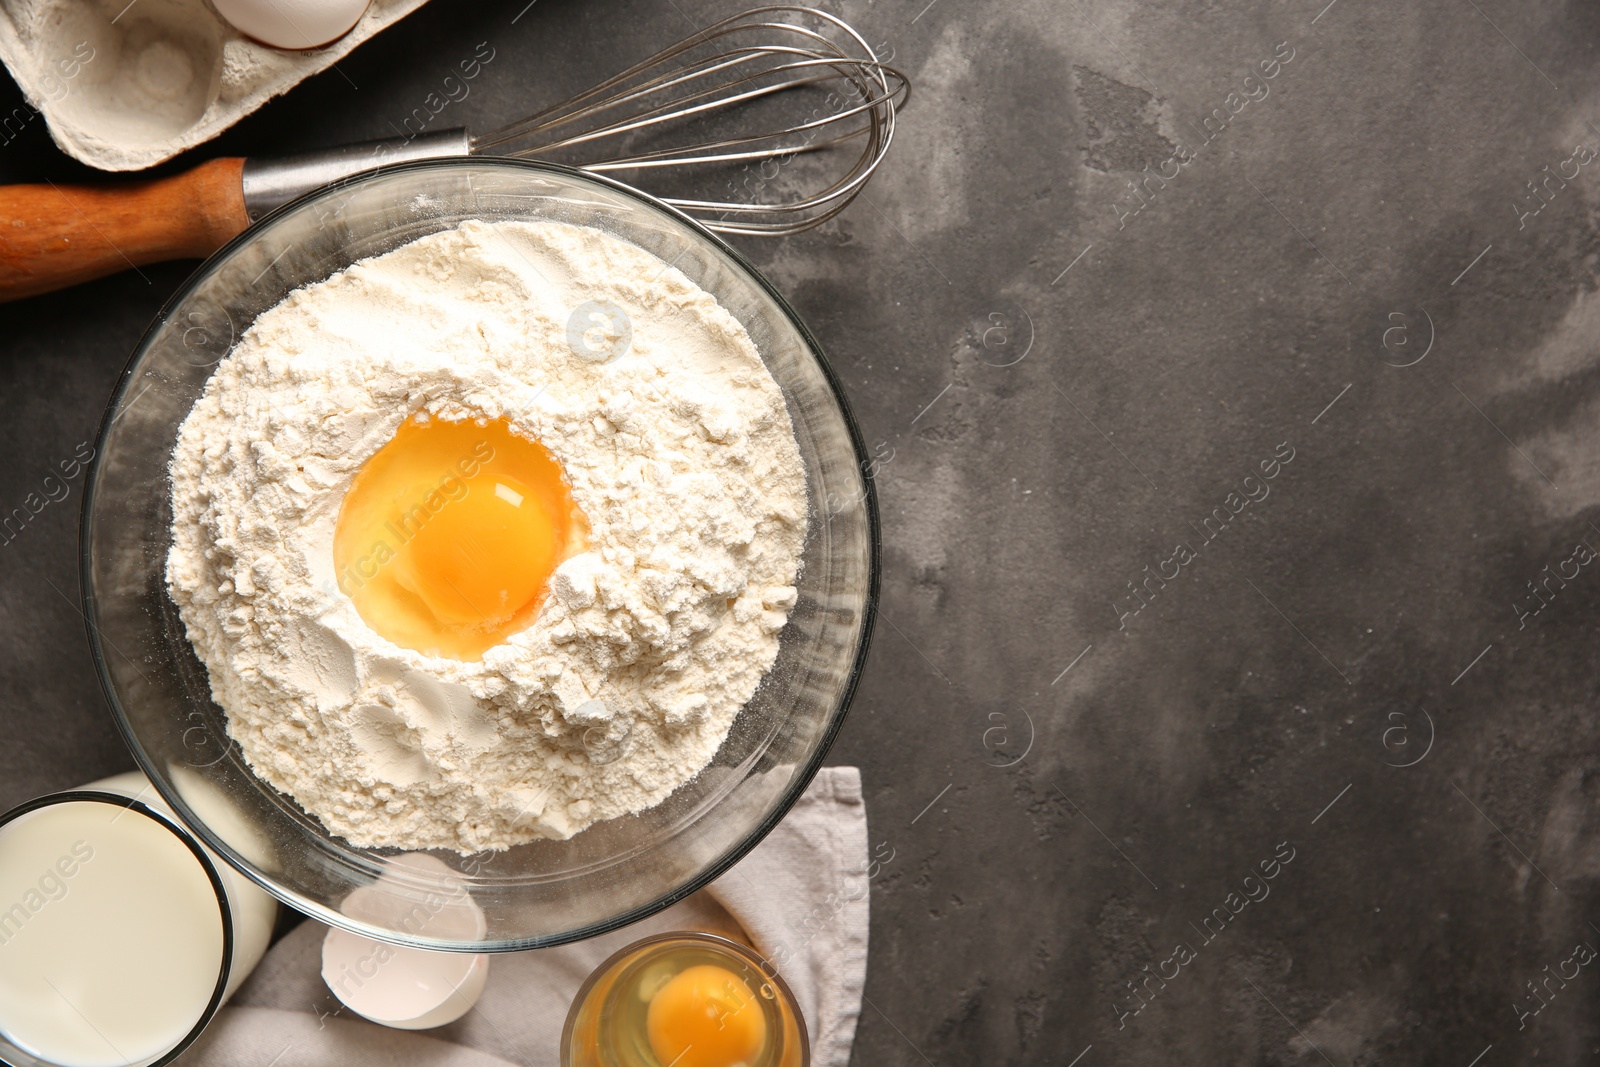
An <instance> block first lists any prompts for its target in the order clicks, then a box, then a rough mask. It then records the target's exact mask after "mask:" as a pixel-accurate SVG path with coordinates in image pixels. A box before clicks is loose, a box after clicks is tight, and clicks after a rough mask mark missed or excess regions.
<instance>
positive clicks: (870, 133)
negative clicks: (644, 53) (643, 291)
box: [471, 6, 911, 235]
mask: <svg viewBox="0 0 1600 1067" xmlns="http://www.w3.org/2000/svg"><path fill="white" fill-rule="evenodd" d="M785 16H786V17H787V20H786V21H776V19H778V18H780V17H785ZM801 19H809V20H812V21H814V22H816V23H819V24H820V28H817V29H813V28H811V27H810V26H807V25H805V24H804V23H803V22H802V21H800V20H801ZM830 34H831V35H830ZM794 90H810V94H809V97H808V98H809V99H818V98H819V97H820V98H821V100H822V101H823V103H824V104H825V105H826V106H825V107H823V108H815V107H814V108H812V111H811V113H810V114H809V115H807V114H804V113H803V112H801V111H797V110H795V109H790V110H789V111H787V112H778V113H777V114H775V115H772V116H771V117H770V118H769V119H768V121H769V122H771V123H772V127H773V128H760V129H753V130H749V131H747V132H743V133H737V134H732V135H729V136H722V137H709V138H708V139H693V136H692V135H693V131H694V128H695V126H696V125H700V126H704V125H706V124H707V123H708V120H711V119H714V118H717V117H720V116H721V114H722V113H725V112H729V111H733V110H735V109H740V110H742V111H744V112H745V113H746V114H747V115H750V114H752V113H753V112H754V110H755V108H754V107H753V105H755V104H756V102H757V101H766V100H771V99H772V98H775V97H778V96H780V95H781V94H786V93H791V92H792V91H794ZM910 93H911V85H910V82H909V81H908V80H907V79H906V76H905V75H904V74H902V73H901V72H900V71H898V70H896V69H894V68H893V67H890V66H887V65H885V64H884V63H882V62H880V61H879V59H878V56H877V54H876V53H875V52H874V51H873V49H872V48H871V46H869V45H868V44H867V42H866V41H865V40H864V39H863V38H862V37H861V35H860V34H859V33H857V32H856V31H855V29H853V28H852V27H851V26H850V25H849V24H848V23H846V22H844V21H843V20H841V19H839V18H836V17H835V16H833V15H830V14H828V13H827V12H826V11H819V10H817V9H816V8H810V7H788V6H780V7H761V8H755V9H753V10H750V11H745V12H742V13H740V14H738V15H735V16H733V17H732V18H728V19H724V20H723V21H721V22H719V23H717V24H716V25H714V26H709V27H707V28H706V29H704V30H702V31H701V32H700V33H697V34H695V35H694V36H693V37H690V38H689V39H687V40H684V41H680V42H678V43H677V44H675V45H672V46H671V47H669V48H664V49H662V50H661V51H660V52H657V53H656V54H655V55H653V56H651V57H650V58H649V59H646V60H644V61H643V62H642V63H638V64H636V65H635V66H632V67H629V68H628V69H627V70H625V71H623V72H622V73H620V74H618V75H616V76H615V77H612V78H609V79H607V80H606V81H603V82H601V83H600V84H599V85H596V86H595V87H594V88H592V89H590V90H588V91H587V92H584V93H581V94H579V95H578V96H575V97H573V98H572V99H571V100H568V101H566V102H565V103H561V104H557V105H556V106H554V107H551V108H547V109H545V110H544V111H541V112H539V113H538V114H537V115H533V116H530V117H528V118H526V119H522V120H521V121H518V122H513V123H511V124H510V125H507V126H505V127H502V128H501V129H498V130H495V131H494V132H493V133H490V134H486V135H484V136H481V137H473V138H472V140H471V151H472V152H473V153H476V154H493V155H510V156H521V157H539V158H545V159H548V158H552V157H553V156H555V155H556V154H557V153H559V152H562V151H563V150H570V149H574V148H578V147H579V146H581V149H580V150H581V151H584V152H593V153H594V156H593V157H592V158H589V159H587V160H586V161H584V162H582V163H581V166H582V167H583V168H584V169H586V170H592V171H628V170H634V171H648V170H659V169H662V168H677V167H696V168H701V169H702V170H705V169H708V168H727V167H730V166H732V165H733V164H742V165H743V166H744V167H745V168H748V167H749V166H750V164H751V163H766V162H768V161H774V162H775V163H776V164H782V163H784V162H786V161H788V160H791V159H793V158H795V157H796V156H798V155H801V154H803V153H811V152H820V151H822V150H824V149H831V148H833V147H835V146H837V145H842V144H845V143H846V142H850V141H859V142H860V152H859V154H857V155H854V156H853V157H851V158H850V159H849V160H848V165H847V166H844V167H843V168H842V170H841V171H840V172H839V173H837V174H836V175H835V176H833V177H832V180H831V181H828V182H827V184H826V185H823V186H822V187H821V188H815V189H812V190H810V191H808V192H805V193H803V194H800V195H796V196H791V197H787V198H783V199H775V200H771V201H766V202H757V201H752V200H738V199H734V200H712V199H688V198H683V197H663V199H665V200H666V202H667V203H669V204H672V205H673V206H675V207H677V208H679V209H681V210H682V211H684V212H686V213H688V214H690V215H694V216H696V217H697V218H699V219H700V220H701V221H702V222H704V223H705V224H706V226H707V227H709V228H710V229H713V230H717V231H719V232H721V233H741V234H766V235H782V234H792V233H799V232H800V231H802V230H805V229H809V228H810V227H812V226H815V225H817V224H818V223H821V222H824V221H826V220H828V219H831V218H833V217H834V216H835V215H837V214H838V213H839V212H840V211H843V210H844V208H845V207H846V206H847V205H848V204H849V203H850V201H852V200H854V199H855V197H856V195H857V194H858V193H860V192H861V190H862V188H863V187H864V186H865V185H866V184H867V181H868V179H870V178H871V177H872V174H873V172H874V171H875V170H877V168H878V164H879V163H881V162H882V161H883V157H884V155H885V154H886V153H887V152H888V151H889V145H890V143H891V142H893V140H894V125H895V112H896V109H897V108H899V107H903V106H904V105H905V103H906V101H907V100H909V99H910ZM769 110H770V109H769ZM819 112H820V113H819ZM763 117H766V116H763ZM751 125H755V126H761V125H763V123H761V122H759V121H756V122H753V123H751ZM674 131H683V132H684V133H687V134H689V135H690V137H689V139H688V143H683V144H676V145H673V144H667V145H665V146H662V147H649V144H654V143H655V141H654V140H650V141H648V143H647V144H646V145H645V146H642V147H638V148H634V147H632V146H631V145H630V143H629V139H630V138H632V139H634V140H639V139H641V138H640V137H639V135H642V134H662V133H670V132H674ZM610 146H615V147H610ZM760 171H761V173H760V190H761V191H765V189H766V188H767V186H768V185H771V184H773V183H772V181H771V180H770V179H769V178H768V177H767V175H766V168H765V167H762V168H760ZM779 171H780V172H781V167H780V168H779ZM744 188H746V189H748V188H749V183H748V181H747V182H745V183H744Z"/></svg>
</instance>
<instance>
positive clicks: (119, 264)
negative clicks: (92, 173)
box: [0, 157, 250, 301]
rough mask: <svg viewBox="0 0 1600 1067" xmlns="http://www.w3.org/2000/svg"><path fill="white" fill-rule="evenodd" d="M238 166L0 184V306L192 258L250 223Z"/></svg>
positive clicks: (218, 163)
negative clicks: (121, 178) (104, 179)
mask: <svg viewBox="0 0 1600 1067" xmlns="http://www.w3.org/2000/svg"><path fill="white" fill-rule="evenodd" d="M243 172H244V159H243V158H242V157H233V158H227V159H213V160H211V161H210V162H209V163H202V164H200V165H199V166H198V167H195V168H194V169H193V170H190V171H186V172H184V173H183V174H176V175H173V176H172V177H170V178H157V179H155V180H153V181H142V182H131V183H125V184H110V185H99V186H96V185H54V184H50V183H46V184H44V185H5V186H0V301H7V300H17V299H19V298H21V297H25V296H33V295H35V294H36V293H48V292H50V291H51V290H53V289H64V288H66V287H67V286H69V285H77V284H78V283H79V282H86V281H89V280H91V279H93V278H101V277H104V276H105V275H107V274H115V273H116V272H117V271H121V270H127V269H128V268H129V267H138V266H141V265H142V264H145V263H159V262H161V261H163V260H168V259H202V258H204V257H206V256H209V255H210V254H211V253H213V252H215V251H216V250H217V249H219V248H221V247H222V246H223V245H224V244H226V243H227V242H228V241H230V240H231V239H233V238H234V237H236V236H238V235H239V234H240V233H242V232H243V231H244V229H245V227H246V226H248V225H250V217H249V215H248V214H247V213H246V212H245V207H244V190H243V187H242V185H241V180H242V175H243Z"/></svg>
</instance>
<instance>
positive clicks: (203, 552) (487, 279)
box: [167, 222, 807, 852]
mask: <svg viewBox="0 0 1600 1067" xmlns="http://www.w3.org/2000/svg"><path fill="white" fill-rule="evenodd" d="M590 300H594V301H600V302H604V303H609V304H611V305H614V306H615V307H617V308H620V309H621V310H622V311H623V312H624V313H625V314H626V315H627V317H628V319H629V320H630V321H631V325H632V340H631V344H630V345H629V348H628V350H627V351H626V352H624V353H622V354H620V355H618V356H616V357H615V358H613V359H611V360H609V361H607V362H593V361H591V360H590V359H586V358H581V356H580V355H579V354H578V353H577V352H575V351H574V348H573V347H572V346H571V345H570V344H569V341H568V336H567V329H568V320H569V317H570V316H571V314H572V312H573V309H574V308H576V307H578V306H579V305H581V304H583V303H584V302H585V301H590ZM579 347H580V348H583V347H584V346H581V345H580V346H579ZM586 350H587V349H586ZM418 411H426V412H428V413H429V415H430V416H431V417H435V418H445V419H462V418H488V419H497V418H505V419H507V420H508V421H509V423H510V425H511V428H512V429H513V430H514V431H516V432H518V433H520V434H523V435H525V436H527V437H530V438H533V439H536V440H538V441H540V442H542V443H543V444H544V446H545V447H546V448H547V449H548V450H549V451H550V453H551V454H552V455H553V456H555V457H556V459H558V460H559V461H560V462H561V463H562V465H563V467H564V468H565V471H566V475H567V478H568V480H569V482H570V484H571V488H572V495H573V499H574V501H575V502H576V503H577V505H578V507H579V508H580V509H581V510H582V511H583V513H584V514H585V516H586V517H587V518H588V521H589V525H590V542H589V546H588V550H587V551H585V552H583V553H581V554H580V555H577V556H574V557H572V558H571V559H568V560H567V561H566V562H564V563H563V564H562V565H561V566H560V567H559V568H558V569H557V571H556V573H555V575H554V576H553V578H552V580H551V587H550V588H551V592H550V595H549V596H547V597H546V599H545V601H544V603H543V605H542V606H541V608H540V610H539V612H538V614H537V615H536V616H535V619H534V621H533V623H532V624H531V625H530V626H529V627H528V628H527V629H525V630H523V631H521V632H519V633H516V634H513V635H512V636H511V637H509V638H508V639H507V640H506V641H505V642H503V643H502V644H500V645H497V646H495V647H494V648H492V649H490V650H489V651H488V652H486V653H485V654H484V656H483V658H482V660H481V661H478V662H467V661H461V660H454V659H448V658H442V657H438V656H433V655H428V654H425V653H421V652H416V651H412V650H410V649H405V648H401V647H399V646H397V645H395V644H393V643H392V642H390V641H388V640H386V639H385V638H383V637H381V636H379V635H378V634H377V633H375V632H374V631H373V630H371V629H370V628H369V627H368V626H367V625H366V623H365V622H364V621H363V620H362V619H361V617H360V616H359V615H358V614H357V612H356V609H355V606H354V604H353V603H352V602H351V600H350V599H349V597H347V596H346V595H345V594H344V593H343V592H341V591H340V589H339V587H338V584H337V578H336V575H335V573H334V566H333V549H332V545H333V534H334V525H335V521H336V520H337V518H338V515H339V507H340V503H341V501H342V500H343V497H344V493H345V490H346V489H347V488H348V487H349V486H350V483H351V481H352V479H353V478H354V477H355V475H356V473H357V471H358V470H359V469H360V467H361V466H362V464H363V463H364V462H365V461H366V460H367V459H369V458H370V457H371V456H372V455H373V454H374V453H375V452H376V451H377V450H378V449H379V448H381V447H382V446H383V445H384V444H385V443H387V442H388V441H389V439H390V438H391V437H392V436H393V434H394V432H395V430H396V429H397V428H398V427H399V426H400V424H401V423H402V422H403V421H404V420H405V419H406V418H407V417H409V416H411V415H412V414H414V413H416V412H418ZM171 474H172V505H173V516H174V518H173V544H172V548H171V551H170V553H169V555H168V559H167V583H168V587H169V590H170V592H171V594H172V597H173V600H174V602H175V603H176V604H177V606H178V608H179V611H180V614H181V616H182V618H183V621H184V624H185V626H186V627H187V630H188V635H189V640H190V641H191V642H192V643H193V645H194V647H195V650H196V652H197V653H198V655H199V658H200V660H201V661H202V662H203V663H204V664H205V666H206V668H207V670H208V672H209V674H210V679H211V689H212V694H213V696H214V697H215V698H216V700H217V702H218V703H219V704H220V705H221V706H222V708H223V709H224V710H225V712H226V713H227V718H228V728H229V732H230V734H231V735H232V736H233V737H234V739H235V740H237V741H238V743H239V746H240V748H241V749H242V751H243V753H244V756H245V758H246V759H247V760H248V761H249V764H250V766H251V767H252V768H253V769H254V770H255V772H256V773H257V774H258V775H260V776H261V777H262V778H263V779H265V780H266V781H267V782H269V783H271V784H272V785H274V786H276V787H277V788H279V789H281V790H283V791H284V792H286V793H288V794H290V795H291V796H293V797H294V798H295V800H296V801H298V802H299V803H300V804H301V806H303V807H304V808H305V809H306V810H307V811H309V812H311V813H312V814H314V815H315V816H316V817H317V818H319V819H320V820H321V821H322V822H323V824H324V825H325V826H327V827H328V829H329V830H330V831H332V832H334V833H336V834H338V835H340V836H342V837H344V838H346V839H348V840H349V841H351V842H352V843H354V844H356V845H360V846H394V847H401V848H408V849H424V848H453V849H456V850H458V851H461V852H473V851H478V850H482V849H503V848H508V847H511V846H513V845H516V844H520V843H523V842H526V841H530V840H533V839H536V838H541V837H554V838H566V837H570V836H571V835H573V834H575V833H577V832H578V831H580V830H582V829H584V828H585V827H587V826H589V825H590V824H592V823H594V822H597V821H599V820H603V819H610V818H614V817H616V816H620V815H623V814H626V813H628V812H634V811H640V810H643V809H645V808H648V807H650V806H653V805H655V804H657V803H659V802H660V801H661V800H663V799H664V798H665V797H666V796H667V795H668V794H669V793H671V792H672V791H673V790H674V789H675V788H676V787H678V786H679V785H681V784H683V783H684V782H686V781H688V780H689V779H691V778H693V777H694V776H695V775H696V774H698V773H699V772H700V771H701V770H702V769H703V768H704V767H705V766H706V765H707V764H708V763H709V762H710V760H711V758H712V757H713V755H714V754H715V753H716V750H717V748H718V747H719V746H720V745H721V743H722V741H723V740H724V738H725V737H726V736H727V734H728V731H729V728H730V727H731V725H732V723H733V720H734V717H735V716H736V715H737V714H738V712H739V710H740V708H741V707H743V705H744V704H745V702H746V701H748V700H749V699H750V697H751V695H752V694H753V693H754V692H755V689H756V686H757V685H758V683H759V682H760V680H761V678H762V676H763V675H764V674H765V673H766V671H767V670H768V669H769V668H770V667H771V665H772V663H773V660H774V658H775V657H776V655H777V649H778V631H779V630H780V629H781V628H782V627H783V625H784V622H785V620H786V618H787V614H788V611H789V609H790V608H792V607H793V605H794V602H795V588H794V582H795V578H796V575H797V573H798V569H799V565H800V555H801V549H802V543H803V541H804V539H805V532H806V524H807V504H806V487H805V471H804V468H803V466H802V464H801V460H800V455H799V449H798V446H797V445H796V443H795V439H794V433H793V429H792V427H791V425H790V422H789V416H788V412H787V410H786V408H785V406H784V400H783V396H782V393H781V392H780V391H779V389H778V386H777V385H776V383H775V382H774V381H773V379H772V377H771V375H770V373H769V372H768V371H767V369H766V367H765V366H764V365H763V364H762V362H761V360H760V357H759V356H758V355H757V353H756V350H755V347H754V345H753V344H752V343H751V341H750V338H749V337H748V335H747V334H746V333H745V331H744V328H743V327H742V326H741V325H740V324H739V323H738V322H737V321H736V320H735V319H734V318H733V317H732V316H731V315H730V314H728V312H727V311H726V310H725V309H724V308H723V307H722V306H721V305H720V304H718V303H717V302H716V300H715V299H714V298H713V297H711V296H710V295H709V294H707V293H706V292H705V291H703V290H702V289H700V288H699V287H698V286H697V285H695V284H694V283H693V282H691V281H690V280H689V279H688V278H687V277H685V276H684V275H683V274H682V273H681V272H679V271H677V270H676V269H673V268H671V267H669V266H667V265H666V264H664V263H663V262H662V261H661V260H659V259H657V258H656V257H654V256H652V255H650V254H649V253H647V252H645V251H643V250H641V249H639V248H637V247H635V246H633V245H631V244H627V243H625V242H623V241H621V240H619V239H617V238H615V237H611V236H609V235H607V234H604V233H602V232H600V231H598V230H594V229H590V228H587V227H578V226H571V225H566V224H556V223H539V224H531V223H487V222H467V223H464V224H463V225H461V226H460V227H459V228H457V229H454V230H449V231H445V232H441V233H437V234H433V235H431V236H428V237H424V238H422V239H421V240H418V241H415V242H413V243H411V244H409V245H406V246H404V247H402V248H399V249H396V250H394V251H392V252H389V253H387V254H385V255H382V256H378V257H375V258H373V259H369V260H364V261H362V262H360V263H357V264H355V265H353V266H352V267H350V268H349V269H348V270H346V271H344V272H342V273H341V274H338V275H335V276H334V277H332V278H329V279H328V280H327V281H324V282H321V283H318V284H316V285H312V286H309V287H307V288H305V289H301V290H299V291H297V292H295V293H292V294H291V295H290V296H289V297H288V298H286V299H285V300H284V301H283V302H282V303H281V304H279V305H278V306H277V307H274V308H272V309H271V310H269V311H267V312H266V313H264V314H262V315H261V316H260V317H259V318H258V319H257V320H256V323H255V325H253V326H252V327H251V328H250V330H249V331H248V332H247V333H245V335H244V337H243V338H242V340H241V341H240V343H239V344H238V346H237V347H236V348H235V349H234V350H233V351H232V352H231V353H230V354H229V355H228V357H227V358H226V359H224V360H223V361H222V362H221V363H220V364H219V365H218V367H217V370H216V372H215V374H214V375H213V376H212V378H211V379H210V381H209V382H208V383H207V384H206V387H205V390H204V393H203V395H202V396H201V398H200V400H199V401H198V402H197V403H196V404H195V407H194V409H193V411H192V412H191V413H190V415H189V417H188V418H187V419H186V420H185V421H184V423H183V426H182V427H181V429H180V431H179V435H178V443H177V447H176V449H175V450H174V453H173V457H172V464H171Z"/></svg>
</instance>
